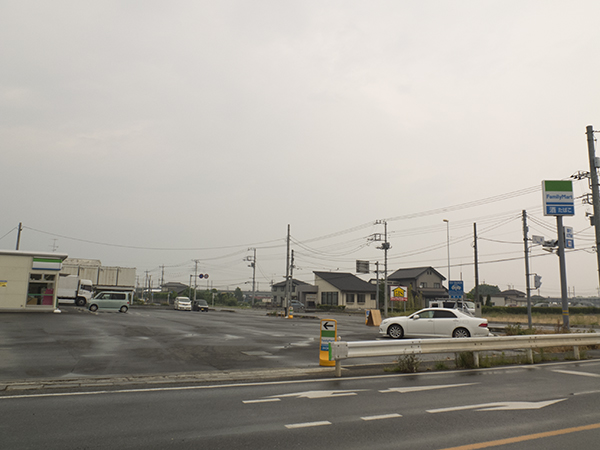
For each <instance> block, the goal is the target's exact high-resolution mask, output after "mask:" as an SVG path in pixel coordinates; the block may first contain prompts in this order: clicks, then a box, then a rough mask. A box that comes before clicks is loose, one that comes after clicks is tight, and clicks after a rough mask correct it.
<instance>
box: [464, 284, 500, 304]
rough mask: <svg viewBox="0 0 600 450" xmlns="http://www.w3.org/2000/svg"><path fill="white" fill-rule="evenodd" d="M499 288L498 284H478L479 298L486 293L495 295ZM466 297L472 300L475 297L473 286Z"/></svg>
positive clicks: (485, 295)
mask: <svg viewBox="0 0 600 450" xmlns="http://www.w3.org/2000/svg"><path fill="white" fill-rule="evenodd" d="M500 292H501V291H500V288H499V287H498V286H493V285H491V284H480V285H479V298H480V299H482V298H483V297H487V296H488V295H490V296H491V295H496V294H499V293H500ZM467 298H469V299H471V300H474V299H475V287H473V289H471V290H470V291H469V292H468V293H467Z"/></svg>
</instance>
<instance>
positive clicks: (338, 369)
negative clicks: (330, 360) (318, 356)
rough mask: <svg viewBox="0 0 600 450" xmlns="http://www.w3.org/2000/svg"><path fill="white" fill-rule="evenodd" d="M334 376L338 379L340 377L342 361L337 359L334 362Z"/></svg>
mask: <svg viewBox="0 0 600 450" xmlns="http://www.w3.org/2000/svg"><path fill="white" fill-rule="evenodd" d="M335 376H336V377H338V378H339V377H341V376H342V361H341V360H339V359H336V360H335Z"/></svg>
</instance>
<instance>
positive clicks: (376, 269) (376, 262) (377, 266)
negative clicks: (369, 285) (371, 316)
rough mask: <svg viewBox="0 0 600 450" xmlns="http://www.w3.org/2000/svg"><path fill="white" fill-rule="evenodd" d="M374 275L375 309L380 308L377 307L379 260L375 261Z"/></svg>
mask: <svg viewBox="0 0 600 450" xmlns="http://www.w3.org/2000/svg"><path fill="white" fill-rule="evenodd" d="M375 277H376V280H377V284H376V286H377V290H376V291H375V304H376V305H377V309H381V308H380V307H379V261H375Z"/></svg>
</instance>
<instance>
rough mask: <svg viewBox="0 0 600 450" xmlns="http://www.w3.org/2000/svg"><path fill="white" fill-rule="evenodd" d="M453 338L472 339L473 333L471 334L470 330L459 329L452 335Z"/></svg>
mask: <svg viewBox="0 0 600 450" xmlns="http://www.w3.org/2000/svg"><path fill="white" fill-rule="evenodd" d="M452 337H455V338H466V337H471V333H469V330H467V329H466V328H457V329H456V330H454V332H453V333H452Z"/></svg>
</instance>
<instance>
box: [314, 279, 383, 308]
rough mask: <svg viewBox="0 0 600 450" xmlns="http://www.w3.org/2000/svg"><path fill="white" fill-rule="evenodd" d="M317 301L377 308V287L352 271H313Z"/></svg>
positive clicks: (328, 303)
mask: <svg viewBox="0 0 600 450" xmlns="http://www.w3.org/2000/svg"><path fill="white" fill-rule="evenodd" d="M313 273H314V274H315V287H316V288H317V303H318V304H321V305H330V306H345V307H346V309H360V310H362V309H377V304H376V290H377V287H376V286H375V285H373V284H371V283H368V282H366V281H363V280H361V279H360V278H358V277H357V276H356V275H354V274H352V273H345V272H313Z"/></svg>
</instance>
